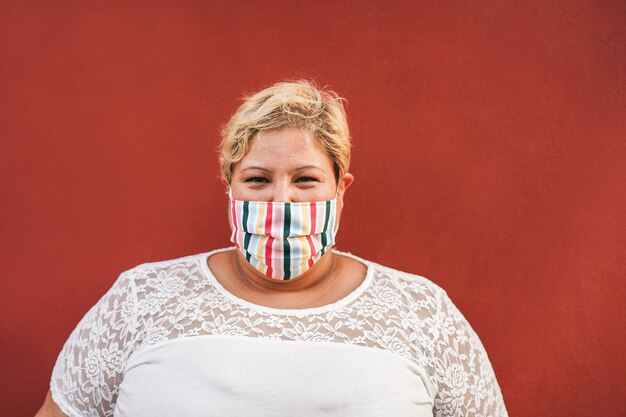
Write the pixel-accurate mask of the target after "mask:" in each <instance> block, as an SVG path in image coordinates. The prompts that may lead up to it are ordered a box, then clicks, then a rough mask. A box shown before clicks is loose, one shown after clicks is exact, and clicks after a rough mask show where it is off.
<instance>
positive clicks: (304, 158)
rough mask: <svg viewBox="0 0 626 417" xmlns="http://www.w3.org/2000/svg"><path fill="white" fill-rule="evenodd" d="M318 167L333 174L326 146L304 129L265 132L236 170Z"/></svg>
mask: <svg viewBox="0 0 626 417" xmlns="http://www.w3.org/2000/svg"><path fill="white" fill-rule="evenodd" d="M304 165H316V166H318V167H319V168H321V169H323V170H328V171H329V172H332V171H333V165H334V164H333V161H332V159H331V158H330V157H329V156H328V154H327V153H326V151H325V150H324V147H323V146H322V144H321V143H320V142H319V140H317V139H315V138H314V137H313V135H311V133H309V132H307V131H304V130H301V129H282V130H276V131H264V132H261V133H260V134H258V135H257V137H255V138H254V140H253V141H252V144H251V146H250V149H249V151H248V153H247V154H246V156H244V157H243V158H242V159H241V161H239V163H237V164H236V165H235V169H237V168H239V169H245V168H246V167H249V166H260V167H263V168H266V169H273V170H275V169H280V168H285V169H290V168H291V169H295V168H297V167H298V166H304Z"/></svg>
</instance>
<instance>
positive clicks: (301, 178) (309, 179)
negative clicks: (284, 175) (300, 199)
mask: <svg viewBox="0 0 626 417" xmlns="http://www.w3.org/2000/svg"><path fill="white" fill-rule="evenodd" d="M310 181H317V180H316V179H315V178H312V177H300V178H298V179H297V180H296V182H310Z"/></svg>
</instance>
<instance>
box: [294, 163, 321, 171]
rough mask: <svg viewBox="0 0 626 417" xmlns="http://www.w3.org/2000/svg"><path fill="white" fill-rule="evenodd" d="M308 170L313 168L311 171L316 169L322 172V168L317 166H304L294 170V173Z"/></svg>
mask: <svg viewBox="0 0 626 417" xmlns="http://www.w3.org/2000/svg"><path fill="white" fill-rule="evenodd" d="M308 168H313V169H317V170H319V171H322V172H323V171H324V170H323V169H322V168H320V167H318V166H317V165H305V166H301V167H298V168H296V169H295V170H294V171H302V170H303V169H308Z"/></svg>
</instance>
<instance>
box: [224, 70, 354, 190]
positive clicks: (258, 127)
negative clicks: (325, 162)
mask: <svg viewBox="0 0 626 417" xmlns="http://www.w3.org/2000/svg"><path fill="white" fill-rule="evenodd" d="M243 100H244V101H243V103H242V104H241V106H239V108H238V109H237V111H236V112H235V114H233V116H232V117H231V118H230V120H229V121H228V123H226V124H225V125H224V127H223V128H222V132H221V133H222V142H221V144H220V147H219V152H220V155H219V161H220V166H221V170H222V175H223V176H224V178H225V179H226V180H227V181H228V183H229V184H230V182H231V179H232V172H233V168H234V166H235V164H236V163H237V162H239V161H240V160H241V159H242V158H243V157H244V156H245V155H246V154H247V153H248V151H249V150H250V146H251V145H252V141H253V140H254V137H255V136H256V135H257V134H258V133H260V132H263V131H267V130H280V129H286V128H298V129H303V130H305V131H307V132H309V133H310V134H311V135H312V136H313V137H314V138H315V139H317V140H319V141H320V143H321V144H322V145H323V147H324V149H325V150H326V152H327V153H328V156H329V157H330V158H331V159H332V160H333V162H334V165H335V179H336V180H337V181H338V180H339V179H340V178H341V177H343V175H344V174H345V173H346V172H348V166H349V164H350V147H351V144H350V132H349V130H348V121H347V117H346V112H345V110H344V107H343V103H342V101H343V100H345V99H344V98H342V97H339V95H338V94H337V93H335V92H334V91H331V90H326V89H324V88H319V87H317V86H316V85H315V83H313V82H311V81H307V80H295V81H283V82H279V83H276V84H274V85H272V86H271V87H268V88H266V89H264V90H261V91H259V92H257V93H255V94H252V95H248V96H245V97H244V98H243Z"/></svg>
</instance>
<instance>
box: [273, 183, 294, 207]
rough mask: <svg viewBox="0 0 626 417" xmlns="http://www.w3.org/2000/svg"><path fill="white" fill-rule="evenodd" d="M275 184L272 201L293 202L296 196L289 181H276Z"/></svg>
mask: <svg viewBox="0 0 626 417" xmlns="http://www.w3.org/2000/svg"><path fill="white" fill-rule="evenodd" d="M275 184H276V185H275V186H274V195H273V196H272V201H280V202H292V201H293V198H294V195H293V189H292V188H293V187H292V186H291V183H290V182H289V181H276V183H275Z"/></svg>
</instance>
